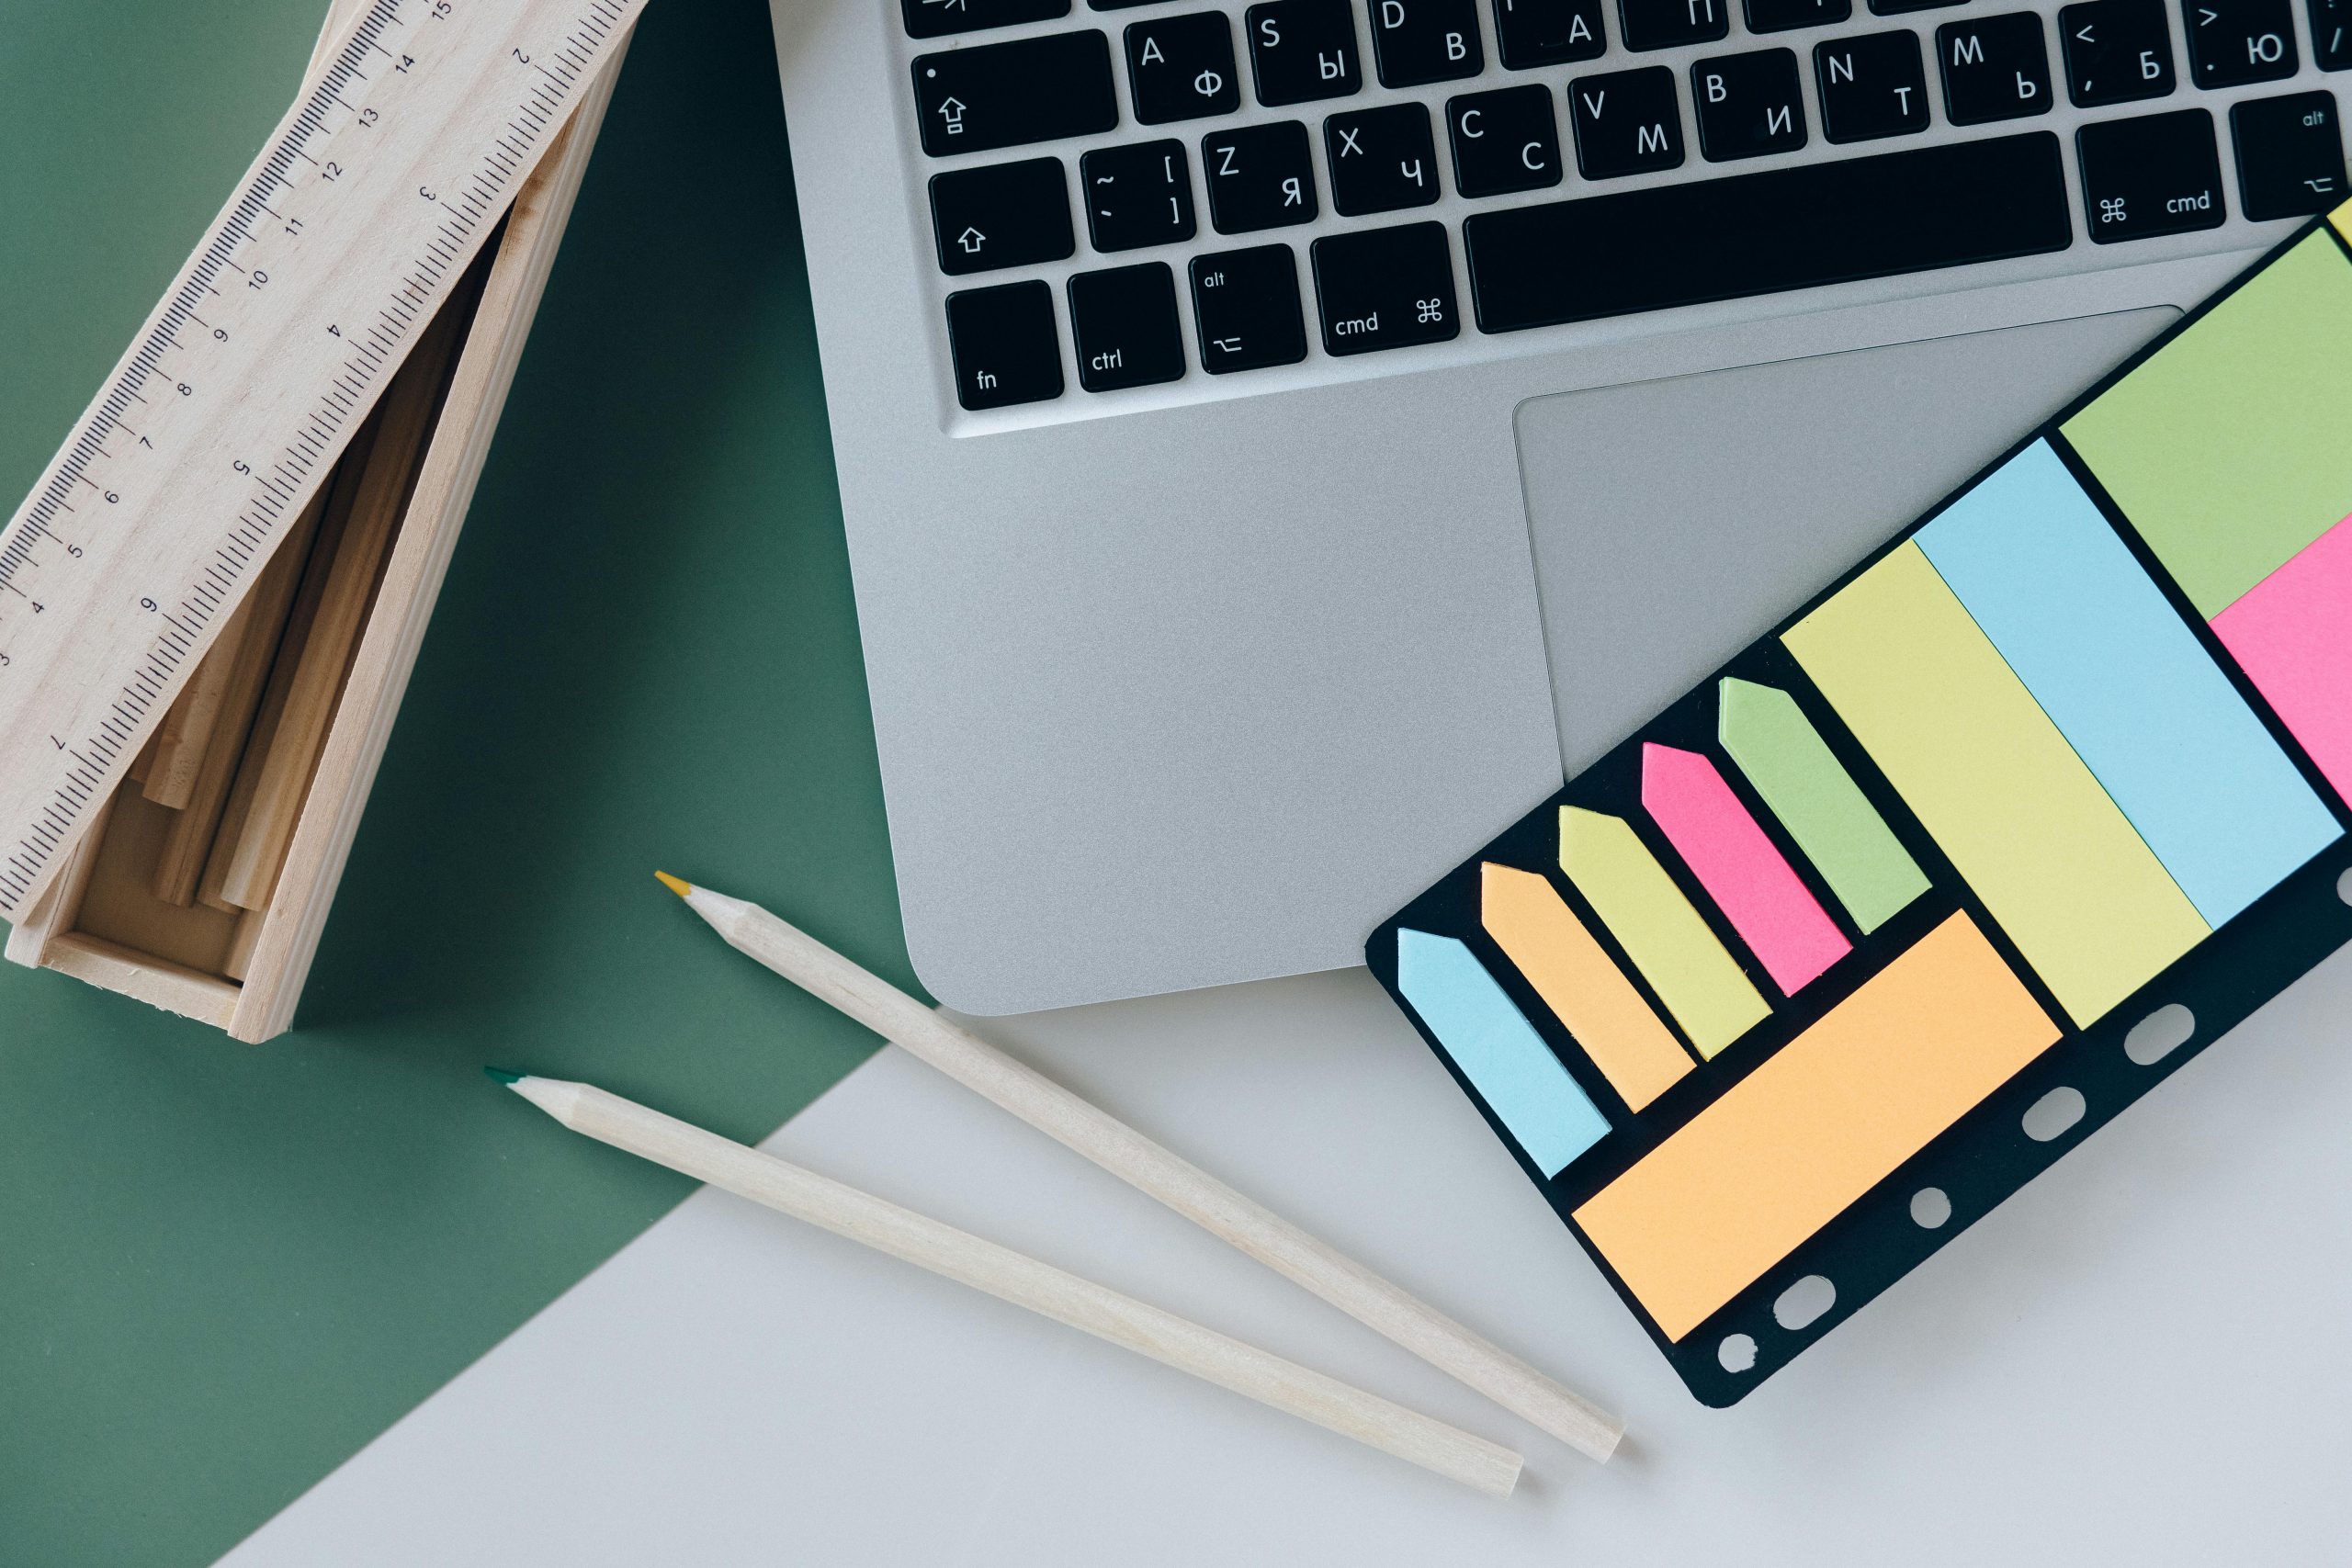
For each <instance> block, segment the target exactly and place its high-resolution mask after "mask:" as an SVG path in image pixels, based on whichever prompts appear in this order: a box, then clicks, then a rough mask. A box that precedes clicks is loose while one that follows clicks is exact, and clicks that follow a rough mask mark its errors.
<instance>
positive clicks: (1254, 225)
mask: <svg viewBox="0 0 2352 1568" xmlns="http://www.w3.org/2000/svg"><path fill="white" fill-rule="evenodd" d="M1201 173H1202V174H1203V175H1204V176H1205V177H1206V179H1207V180H1208V186H1209V222H1210V223H1211V224H1213V225H1215V226H1216V231H1217V232H1218V233H1220V234H1247V233H1250V232H1252V231H1256V230H1259V229H1280V228H1283V227H1286V226H1287V225H1289V224H1293V223H1312V222H1314V221H1315V217H1316V213H1317V210H1318V209H1317V206H1316V201H1315V160H1314V159H1313V157H1311V156H1310V155H1309V154H1308V152H1307V150H1306V127H1305V126H1303V125H1301V124H1300V123H1299V122H1298V121H1296V120H1295V119H1284V120H1277V121H1275V122H1274V123H1273V124H1272V125H1244V126H1237V127H1235V128H1234V129H1233V130H1216V131H1211V132H1210V133H1209V134H1208V135H1206V136H1204V137H1202V138H1201Z"/></svg>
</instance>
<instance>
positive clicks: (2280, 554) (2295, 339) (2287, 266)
mask: <svg viewBox="0 0 2352 1568" xmlns="http://www.w3.org/2000/svg"><path fill="white" fill-rule="evenodd" d="M2347 427H2352V262H2347V261H2346V259H2345V255H2344V252H2343V250H2342V248H2341V247H2340V246H2338V245H2337V243H2336V242H2335V239H2334V237H2333V236H2331V235H2329V234H2328V233H2327V232H2326V231H2320V232H2318V233H2314V234H2312V236H2311V237H2310V238H2309V239H2307V240H2305V241H2303V243H2301V244H2300V245H2297V246H2296V247H2295V248H2294V249H2293V250H2291V251H2290V252H2289V253H2288V254H2286V255H2284V256H2282V257H2280V258H2279V259H2278V261H2277V262H2275V263H2273V264H2272V265H2270V267H2269V268H2268V270H2267V271H2265V272H2262V273H2260V274H2258V275H2256V276H2255V277H2254V278H2253V279H2252V280H2251V281H2250V282H2248V283H2247V284H2246V286H2245V288H2241V289H2239V290H2238V291H2237V292H2236V293H2234V294H2233V295H2231V296H2230V297H2229V298H2228V299H2224V300H2222V302H2221V303H2220V304H2219V305H2217V306H2215V307H2214V309H2213V310H2212V311H2211V313H2210V314H2208V315H2207V316H2206V317H2205V318H2204V319H2203V320H2202V321H2199V322H2197V323H2196V325H2194V326H2192V327H2190V328H2189V329H2188V331H2187V332H2185V333H2182V334H2181V335H2180V336H2179V337H2177V338H2175V339H2174V340H2173V341H2172V342H2171V343H2169V344H2165V346H2164V347H2163V348H2162V349H2161V350H2159V351H2158V352H2157V353H2156V354H2155V355H2154V356H2153V357H2151V358H2150V359H2149V360H2148V361H2147V362H2146V363H2145V364H2143V365H2142V366H2141V367H2139V368H2138V369H2136V370H2134V371H2132V372H2131V375H2129V376H2127V377H2125V378H2123V379H2122V380H2120V381H2119V382H2117V383H2116V384H2115V385H2114V386H2113V387H2112V388H2110V389H2109V390H2108V391H2107V392H2106V393H2105V394H2103V395H2102V396H2101V397H2100V398H2099V399H2098V401H2096V402H2094V403H2092V404H2091V405H2090V407H2088V408H2086V409H2085V410H2084V411H2083V412H2080V413H2078V414H2076V415H2075V417H2074V418H2072V419H2070V420H2068V421H2067V422H2066V423H2065V424H2064V427H2063V428H2064V432H2065V436H2066V439H2067V440H2068V441H2069V442H2071V443H2072V444H2073V445H2074V447H2075V451H2076V452H2078V453H2080V454H2081V456H2082V458H2083V461H2084V462H2086V463H2087V464H2088V465H2089V466H2090V469H2091V472H2093V473H2094V474H2097V475H2098V479H2099V482H2100V483H2101V484H2103V485H2105V486H2106V487H2107V490H2108V493H2109V494H2110V495H2112V496H2113V497H2114V498H2115V500H2116V502H2117V504H2119V505H2120V506H2121V507H2122V508H2123V513H2124V515H2125V516H2126V517H2129V518H2130V519H2131V525H2132V526H2133V527H2135V528H2137V529H2138V530H2139V531H2140V534H2141V536H2142V537H2143V538H2144V539H2146V540H2147V542H2148V547H2149V548H2151V549H2153V550H2154V552H2155V553H2156V558H2158V559H2159V560H2161V561H2163V562H2164V564H2165V570H2167V571H2169V572H2171V573H2172V576H2173V579H2174V581H2177V582H2178V583H2179V584H2180V586H2181V591H2182V592H2185V593H2187V594H2188V598H2189V602H2190V603H2191V604H2195V605H2196V606H2197V611H2198V614H2199V615H2203V616H2204V617H2206V618H2207V619H2208V620H2211V618H2212V617H2213V616H2215V615H2219V614H2221V613H2222V610H2224V609H2226V608H2227V607H2228V606H2229V605H2230V604H2231V603H2232V602H2233V601H2234V600H2235V599H2236V598H2237V597H2238V596H2239V595H2240V594H2242V593H2244V592H2245V591H2246V590H2248V589H2249V588H2252V587H2253V586H2254V585H2255V584H2256V583H2257V582H2260V581H2262V580H2263V579H2264V578H2266V577H2267V576H2269V575H2270V574H2271V573H2272V572H2273V571H2276V570H2278V568H2279V567H2280V566H2281V565H2283V564H2285V562H2286V561H2287V560H2288V558H2290V557H2291V556H2293V555H2294V554H2295V553H2296V552H2297V551H2299V550H2301V548H2302V547H2304V546H2306V545H2308V544H2310V543H2311V542H2312V540H2313V539H2316V538H2318V537H2319V536H2320V535H2322V534H2324V533H2325V532H2326V531H2327V530H2328V529H2329V528H2332V527H2334V526H2335V525H2336V524H2337V523H2340V522H2342V521H2343V520H2344V518H2345V516H2346V514H2347V513H2352V440H2347V439H2346V430H2347Z"/></svg>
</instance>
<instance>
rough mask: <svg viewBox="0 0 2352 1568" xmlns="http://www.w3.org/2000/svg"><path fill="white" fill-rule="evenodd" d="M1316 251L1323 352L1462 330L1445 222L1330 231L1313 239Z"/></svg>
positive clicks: (1406, 342)
mask: <svg viewBox="0 0 2352 1568" xmlns="http://www.w3.org/2000/svg"><path fill="white" fill-rule="evenodd" d="M1314 256H1315V296H1316V299H1317V303H1319V304H1320V305H1321V307H1322V311H1323V352H1324V353H1326V354H1371V353H1374V352H1375V351H1377V350H1379V349H1384V348H1407V347H1409V346H1411V345H1412V344H1422V343H1443V342H1445V341H1446V340H1447V339H1449V338H1452V337H1453V336H1455V335H1457V334H1458V333H1460V332H1461V331H1462V312H1461V309H1460V307H1459V305H1458V304H1457V302H1456V300H1455V299H1454V289H1453V247H1452V246H1451V245H1450V244H1449V243H1447V240H1446V237H1445V225H1444V224H1442V223H1408V224H1406V225H1405V226H1403V227H1402V228H1398V229H1374V230H1370V231H1362V232H1357V233H1352V234H1333V235H1329V236H1327V237H1326V238H1324V239H1320V240H1317V241H1316V242H1315V245H1314Z"/></svg>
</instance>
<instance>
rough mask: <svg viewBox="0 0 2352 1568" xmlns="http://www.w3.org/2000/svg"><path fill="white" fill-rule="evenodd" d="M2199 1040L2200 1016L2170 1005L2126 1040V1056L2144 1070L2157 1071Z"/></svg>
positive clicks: (2141, 1023) (2135, 1028)
mask: <svg viewBox="0 0 2352 1568" xmlns="http://www.w3.org/2000/svg"><path fill="white" fill-rule="evenodd" d="M2196 1037H2197V1015H2196V1014H2195V1013H2193V1012H2191V1011H2189V1010H2188V1009H2187V1008H2185V1007H2183V1006H2182V1005H2181V1004H2180V1003H2178V1002H2167V1003H2165V1005H2164V1006H2163V1007H2160V1008H2158V1009H2157V1010H2155V1011H2154V1012H2152V1013H2150V1014H2149V1015H2148V1016H2147V1017H2145V1018H2143V1019H2142V1020H2141V1021H2139V1022H2137V1023H2135V1024H2133V1025H2132V1026H2131V1032H2130V1033H2128V1034H2126V1035H2125V1036H2124V1037H2123V1054H2124V1055H2126V1056H2129V1057H2130V1058H2131V1060H2132V1061H2133V1062H2135V1063H2137V1064H2138V1065H2139V1066H2143V1067H2153V1066H2155V1065H2156V1064H2157V1063H2158V1062H2161V1061H2163V1060H2164V1059H2165V1057H2166V1056H2169V1055H2172V1054H2173V1053H2174V1052H2175V1051H2177V1050H2179V1049H2180V1048H2181V1047H2182V1046H2183V1045H2186V1044H2188V1043H2189V1042H2190V1041H2191V1040H2193V1039H2195V1038H2196Z"/></svg>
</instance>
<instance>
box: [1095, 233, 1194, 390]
mask: <svg viewBox="0 0 2352 1568" xmlns="http://www.w3.org/2000/svg"><path fill="white" fill-rule="evenodd" d="M1069 336H1070V343H1071V344H1072V345H1073V346H1075V347H1076V348H1077V350H1078V384H1079V385H1080V386H1081V387H1083V388H1085V389H1087V390H1088V391H1090V392H1115V391H1118V390H1120V389H1122V388H1126V387H1148V386H1152V385H1154V384H1155V383H1157V382H1160V381H1175V380H1181V379H1182V378H1183V375H1184V333H1183V329H1182V328H1181V327H1179V326H1178V325H1177V324H1176V275H1175V274H1174V273H1172V272H1170V271H1169V270H1168V264H1167V263H1166V262H1144V263H1142V264H1141V265H1136V266H1115V267H1113V268H1112V269H1111V270H1110V271H1108V272H1081V273H1078V274H1075V275H1073V276H1071V278H1070V280H1069Z"/></svg>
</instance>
